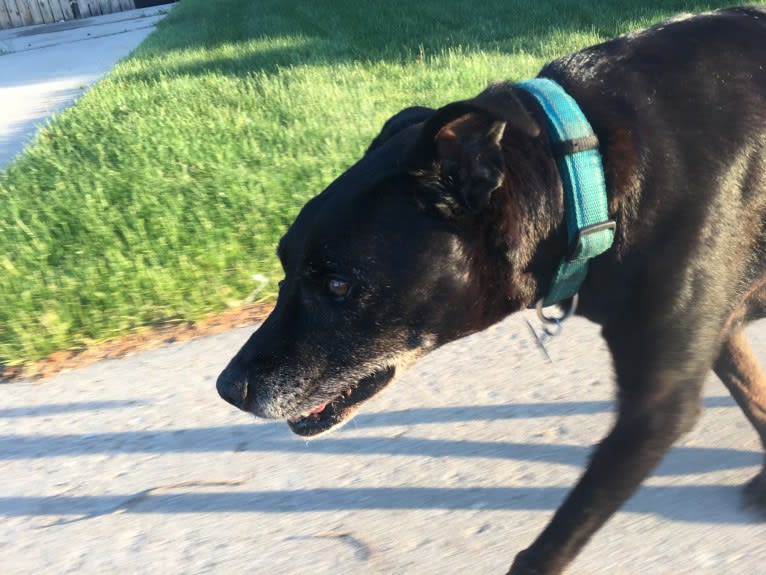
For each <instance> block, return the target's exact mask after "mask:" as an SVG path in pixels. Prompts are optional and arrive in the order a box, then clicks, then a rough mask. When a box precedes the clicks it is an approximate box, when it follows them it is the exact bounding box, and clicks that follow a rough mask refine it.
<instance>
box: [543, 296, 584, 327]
mask: <svg viewBox="0 0 766 575" xmlns="http://www.w3.org/2000/svg"><path fill="white" fill-rule="evenodd" d="M579 299H580V295H579V294H574V295H573V296H572V302H571V303H570V304H569V309H567V310H566V311H565V312H564V314H563V315H562V316H561V317H552V316H547V315H545V313H543V298H540V299H539V300H538V302H537V305H535V310H536V311H537V317H538V318H540V321H541V322H543V323H550V324H558V325H559V326H560V324H561V322H562V321H564V320H566V319H569V318H570V317H572V315H574V312H575V311H576V310H577V302H578V300H579ZM557 333H558V330H557Z"/></svg>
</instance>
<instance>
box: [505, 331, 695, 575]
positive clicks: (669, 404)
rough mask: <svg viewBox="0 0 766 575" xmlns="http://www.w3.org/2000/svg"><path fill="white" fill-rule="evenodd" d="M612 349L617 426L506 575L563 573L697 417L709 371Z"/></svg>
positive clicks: (615, 346)
mask: <svg viewBox="0 0 766 575" xmlns="http://www.w3.org/2000/svg"><path fill="white" fill-rule="evenodd" d="M625 345H626V346H628V348H629V346H630V343H629V342H625ZM610 346H611V347H612V352H613V355H614V359H615V370H616V372H617V377H618V382H619V387H620V395H619V412H618V419H617V422H616V424H615V426H614V428H613V429H612V431H611V432H610V433H609V435H608V436H607V437H606V438H605V439H604V440H603V441H602V442H601V444H599V446H598V447H597V448H596V451H595V453H594V454H593V457H592V459H591V461H590V464H589V465H588V468H587V470H586V471H585V474H584V475H583V476H582V478H581V479H580V481H579V482H578V484H577V485H576V487H575V488H574V489H573V490H572V492H571V493H570V494H569V496H568V497H567V498H566V500H565V501H564V503H563V504H562V505H561V506H560V507H559V509H558V511H556V514H555V515H554V517H553V519H552V520H551V522H550V523H549V524H548V526H547V527H546V529H545V530H544V531H543V532H542V534H540V536H539V537H538V538H537V540H535V542H534V543H533V544H532V545H531V546H530V547H529V548H528V549H526V550H525V551H523V552H521V553H519V555H518V556H517V557H516V560H515V561H514V563H513V565H512V567H511V570H510V572H509V575H554V574H558V573H561V572H562V571H563V570H564V568H565V567H566V566H567V565H568V564H569V563H570V562H571V561H572V560H573V559H574V558H575V556H576V555H577V553H578V552H579V551H580V550H581V549H582V547H583V546H584V545H585V544H586V543H587V541H588V539H590V537H591V536H592V535H593V534H594V533H595V532H596V530H598V529H599V528H600V527H601V526H602V525H603V524H604V523H605V522H606V520H607V519H609V517H610V516H611V515H612V514H613V513H614V512H615V511H617V509H619V508H620V506H622V504H623V503H624V502H625V501H626V500H627V499H628V498H629V497H630V496H631V495H632V494H633V493H634V492H635V491H636V489H637V488H638V487H639V485H640V484H641V482H642V481H643V479H644V478H645V477H646V476H647V475H648V474H649V473H650V472H651V471H652V469H653V468H654V467H655V465H656V464H657V463H658V462H659V461H660V459H661V458H662V456H663V455H664V454H665V452H666V451H667V450H668V449H669V448H670V446H671V445H672V444H673V443H674V442H675V440H676V439H677V438H678V437H679V436H680V435H681V434H682V433H684V432H686V431H688V430H689V429H691V428H692V427H693V425H694V423H695V422H696V420H697V418H698V416H699V411H700V408H699V395H700V390H701V384H702V382H703V381H704V376H705V373H706V371H707V369H708V366H707V364H706V363H704V362H701V361H690V362H687V365H689V364H698V365H697V366H696V367H691V366H689V368H688V369H679V364H678V363H677V362H676V363H675V364H674V363H673V362H671V361H662V360H658V359H657V358H656V357H653V358H651V359H650V358H649V357H647V356H646V355H644V354H640V353H636V350H635V349H631V350H630V351H629V352H628V351H627V349H626V350H619V349H616V348H620V347H621V346H620V343H619V342H617V343H616V344H615V345H612V344H611V343H610ZM620 351H626V353H619V352H620ZM665 357H666V359H667V358H668V356H665ZM671 357H672V356H671ZM675 359H677V356H676V358H675ZM680 363H684V362H683V361H682V362H680ZM652 365H653V366H655V367H654V369H652V368H651V367H649V366H652ZM667 366H673V367H672V368H669V367H667Z"/></svg>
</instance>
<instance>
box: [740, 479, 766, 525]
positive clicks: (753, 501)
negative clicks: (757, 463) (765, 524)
mask: <svg viewBox="0 0 766 575" xmlns="http://www.w3.org/2000/svg"><path fill="white" fill-rule="evenodd" d="M744 497H745V505H747V507H748V508H749V509H752V510H754V511H755V512H757V513H758V514H760V515H761V517H762V518H763V520H764V521H766V467H764V468H763V469H762V470H761V472H760V473H759V474H758V475H756V476H755V477H753V478H752V479H751V480H750V481H749V482H748V484H747V485H745V492H744Z"/></svg>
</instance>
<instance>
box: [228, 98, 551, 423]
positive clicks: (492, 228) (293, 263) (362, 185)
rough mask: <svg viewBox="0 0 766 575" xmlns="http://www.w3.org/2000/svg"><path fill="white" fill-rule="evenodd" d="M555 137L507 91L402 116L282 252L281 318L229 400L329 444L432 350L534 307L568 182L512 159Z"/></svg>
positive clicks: (323, 198) (271, 320)
mask: <svg viewBox="0 0 766 575" xmlns="http://www.w3.org/2000/svg"><path fill="white" fill-rule="evenodd" d="M541 137H542V136H541V134H540V129H539V127H538V124H537V123H536V122H535V120H534V119H533V118H532V116H531V115H530V114H529V112H528V111H527V109H526V108H525V106H524V105H522V103H521V102H520V101H519V100H518V99H517V97H516V96H515V95H514V90H513V88H512V87H511V86H506V85H500V86H496V87H494V88H491V89H490V90H488V91H486V92H484V93H482V94H481V95H480V96H478V97H477V98H474V99H472V100H467V101H463V102H456V103H454V104H450V105H448V106H446V107H444V108H441V109H439V110H431V109H428V108H408V109H407V110H404V111H403V112H400V113H399V114H397V115H396V116H394V117H393V118H391V119H390V120H389V121H388V122H387V123H386V124H385V126H384V127H383V130H382V132H381V133H380V135H379V136H378V137H377V138H376V139H375V140H374V141H373V143H372V145H371V146H370V148H369V149H368V150H367V152H366V154H365V155H364V157H363V158H362V159H361V160H360V161H359V162H358V163H356V164H355V165H354V166H352V167H351V168H350V169H349V170H348V171H347V172H345V173H344V174H343V175H341V176H340V177H339V178H338V179H337V180H336V181H335V182H333V183H332V184H331V185H330V186H329V187H328V188H327V189H326V190H324V191H323V192H322V193H321V194H319V195H318V196H316V197H315V198H313V199H312V200H311V201H309V202H308V203H307V204H306V205H305V206H304V208H303V210H302V211H301V212H300V214H299V216H298V218H297V219H296V220H295V222H294V223H293V224H292V226H291V227H290V229H289V230H288V231H287V233H286V234H285V235H284V237H283V238H282V239H281V241H280V243H279V247H278V250H277V251H278V255H279V258H280V260H281V262H282V266H283V268H284V272H285V277H284V280H283V281H282V282H281V284H280V290H279V297H278V299H277V304H276V307H275V308H274V310H273V312H272V313H271V315H270V316H269V317H268V319H267V320H266V321H265V322H264V323H263V325H262V326H261V327H260V328H259V329H258V330H257V331H256V332H255V333H254V334H253V335H252V337H251V338H250V339H249V340H248V341H247V343H246V344H245V345H244V346H243V347H242V349H241V350H240V351H239V353H237V355H236V356H235V357H234V358H233V359H232V360H231V362H230V364H229V365H228V367H227V368H226V369H225V370H224V371H223V373H221V375H220V376H219V378H218V384H217V385H218V391H219V393H220V394H221V396H222V397H223V398H224V399H226V400H227V401H229V402H231V403H232V404H234V405H236V406H237V407H239V408H241V409H243V410H246V411H249V412H252V413H253V414H255V415H257V416H260V417H270V418H284V419H286V420H287V421H288V423H289V425H290V427H291V429H292V430H293V431H294V432H295V433H298V434H300V435H304V436H310V435H316V434H318V433H321V432H323V431H326V430H328V429H330V428H332V427H333V426H335V425H337V424H338V423H341V422H342V421H344V420H346V419H348V417H349V416H350V415H351V414H352V413H353V412H354V411H355V409H356V408H357V407H358V405H359V404H360V403H361V402H363V401H364V400H366V399H368V398H369V397H371V396H372V395H374V394H375V393H376V392H378V391H379V390H380V389H382V388H383V387H384V386H386V384H388V383H389V382H390V381H391V380H392V379H393V378H394V376H395V375H397V374H399V373H401V372H402V371H403V370H404V369H405V368H406V367H407V366H408V365H410V364H411V363H412V362H413V361H415V360H416V359H418V358H419V357H421V356H422V355H424V354H425V353H427V352H428V351H430V350H432V349H434V348H436V347H438V346H439V345H442V344H444V343H446V342H448V341H451V340H454V339H457V338H459V337H462V336H464V335H466V334H468V333H472V332H475V331H477V330H480V329H483V328H485V327H487V326H488V325H490V324H492V323H494V322H496V321H498V320H499V319H501V318H502V317H504V316H505V315H507V314H508V313H510V312H512V311H515V310H517V309H519V308H521V307H525V306H526V305H527V304H529V303H530V302H531V301H533V299H534V297H535V290H536V286H535V285H534V284H535V282H534V280H533V279H532V277H533V276H534V273H533V270H531V269H530V268H531V267H534V265H535V263H534V251H535V250H534V249H530V248H528V247H525V246H526V245H527V244H529V242H528V241H525V238H529V237H532V238H538V239H539V238H543V237H545V236H547V235H550V234H551V225H550V223H549V222H548V223H546V222H545V221H543V220H545V218H542V217H538V215H536V214H537V213H538V212H540V211H541V209H543V208H541V204H542V203H546V202H548V200H547V199H546V198H549V197H550V195H551V194H547V193H544V192H542V191H541V190H542V189H543V188H546V187H551V186H553V187H555V186H556V182H557V177H558V176H557V175H555V173H556V171H555V169H553V168H551V166H549V165H547V164H546V166H543V167H541V166H530V165H528V164H529V158H526V157H521V156H520V157H509V156H513V155H514V154H522V155H524V154H528V153H529V152H528V150H529V149H531V148H535V146H537V147H539V146H540V145H541V144H540V142H539V140H540V138H541ZM520 150H527V152H520ZM511 161H513V162H514V163H517V164H519V166H518V167H517V168H513V169H509V163H510V162H511ZM528 196H534V198H536V199H530V197H528ZM548 207H550V206H548ZM548 211H550V210H548ZM537 241H538V240H533V243H534V242H537Z"/></svg>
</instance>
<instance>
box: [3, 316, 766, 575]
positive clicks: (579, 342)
mask: <svg viewBox="0 0 766 575" xmlns="http://www.w3.org/2000/svg"><path fill="white" fill-rule="evenodd" d="M526 318H530V319H531V320H532V321H535V320H534V313H533V312H528V311H527V312H523V313H522V314H519V315H517V316H514V317H512V318H510V319H509V320H507V321H505V322H503V323H502V324H499V325H497V326H494V327H492V328H490V329H489V330H487V331H486V332H484V333H482V334H478V335H476V336H472V337H470V338H467V339H465V340H462V341H460V342H456V343H454V344H451V345H449V346H447V347H445V348H442V349H440V350H438V351H437V352H435V353H433V354H432V355H430V356H429V357H427V358H426V359H424V360H422V361H421V362H420V363H419V364H417V365H416V366H415V367H414V368H413V370H412V371H411V372H410V373H408V374H406V375H405V376H404V378H403V379H402V380H400V381H398V382H396V383H394V384H392V386H391V389H389V390H387V391H386V392H385V393H383V394H381V395H380V396H379V397H376V398H375V399H373V400H371V401H370V403H369V405H368V406H367V407H366V408H365V409H364V410H363V411H362V412H361V413H360V414H359V415H358V416H357V417H356V419H354V420H353V421H352V422H350V423H349V424H348V425H346V426H345V427H344V428H342V429H340V430H337V431H335V432H333V433H332V434H330V435H328V436H326V437H322V438H319V439H316V440H314V441H305V440H304V439H301V438H299V437H297V436H295V435H293V434H292V433H290V431H289V430H288V428H287V425H286V424H285V423H284V422H265V421H256V420H254V419H253V418H252V417H249V416H247V415H246V414H244V413H241V412H239V411H237V410H235V409H234V408H233V407H231V406H229V405H228V404H226V403H224V402H223V401H222V400H221V399H220V398H219V397H218V394H217V393H216V390H215V378H216V375H217V374H218V373H219V372H220V370H221V369H222V368H223V367H224V366H225V365H226V363H227V362H228V360H229V358H230V357H231V355H232V354H233V353H234V352H235V351H236V350H237V349H238V348H239V346H240V345H241V344H242V343H243V342H244V340H245V339H247V337H248V336H249V335H250V333H251V332H252V329H253V328H242V329H236V330H232V331H230V332H226V333H224V334H220V335H217V336H213V337H209V338H205V339H200V340H196V341H188V342H183V343H178V344H174V345H171V346H167V347H165V348H162V349H157V350H154V351H150V352H146V353H142V354H138V355H135V356H132V357H128V358H125V359H120V360H105V361H102V362H100V363H98V364H94V365H92V366H90V367H87V368H84V369H79V370H75V371H71V372H69V373H64V374H61V375H58V376H56V377H54V378H51V379H49V380H46V381H43V382H31V381H29V382H17V383H13V384H10V385H7V386H3V389H2V397H3V399H2V404H0V469H1V470H2V486H3V489H2V493H0V573H3V574H5V575H15V574H18V575H28V574H29V573H35V574H36V575H63V574H72V575H75V574H76V575H82V574H90V573H94V574H95V573H119V574H122V573H147V574H154V573H172V574H176V573H184V574H187V573H188V574H193V573H206V574H215V575H218V574H220V575H230V574H232V573H243V574H245V573H247V574H269V575H294V574H295V573H314V574H318V575H323V574H333V575H390V574H392V573H396V574H405V575H406V574H416V575H436V574H440V575H441V574H444V573H465V574H474V573H475V574H477V575H478V574H480V573H490V574H491V573H496V574H498V575H500V573H505V570H506V569H507V568H508V566H509V564H510V562H511V560H512V558H513V555H514V553H516V552H518V551H519V550H521V549H523V548H524V547H526V546H527V545H529V544H530V543H531V542H532V540H533V539H534V537H535V536H536V535H537V534H538V533H539V532H540V530H541V529H542V528H543V526H544V525H545V523H546V521H548V520H549V519H550V517H551V514H552V513H553V511H554V510H555V509H556V507H557V506H558V505H559V503H560V502H561V501H562V499H563V498H564V497H565V495H566V493H567V491H568V490H569V489H570V488H571V486H572V485H573V484H574V482H575V481H576V479H577V477H578V476H579V475H580V473H582V469H583V466H584V465H585V463H586V462H587V459H588V456H589V454H590V453H591V446H592V445H593V444H594V443H596V442H597V441H599V440H600V439H601V438H602V437H603V435H604V434H605V433H606V431H607V430H608V428H609V426H610V422H611V421H612V419H613V415H612V410H613V401H612V399H613V395H614V386H613V384H612V374H611V369H610V365H609V356H608V354H607V351H606V349H605V346H604V344H603V342H602V341H601V339H600V337H599V335H598V329H597V328H596V326H594V325H592V324H589V323H588V322H586V321H584V320H582V319H580V318H574V319H572V320H570V321H569V322H568V323H567V325H566V326H565V328H564V333H563V334H562V335H561V336H560V337H559V338H557V339H556V340H554V341H553V342H551V343H550V345H549V352H550V353H551V356H552V357H553V360H554V361H555V362H556V363H555V364H550V363H548V362H547V361H546V360H545V358H544V357H543V356H542V354H541V353H540V351H539V350H538V349H537V346H536V344H535V342H534V340H533V339H532V336H531V335H530V333H529V331H528V329H527V326H526V325H525V324H524V320H525V319H526ZM764 328H766V325H763V324H758V325H756V326H753V327H752V328H751V329H750V330H749V333H750V339H751V342H752V344H753V348H754V349H755V350H756V351H757V353H758V356H759V359H760V360H761V361H764V360H766V355H765V354H764V351H765V350H766V329H764ZM703 404H704V406H705V413H704V415H703V417H702V420H701V421H700V424H699V425H698V426H697V427H696V428H695V430H694V431H693V432H692V433H690V434H688V435H686V436H684V438H683V439H682V440H681V441H679V442H678V444H677V445H676V447H675V448H674V449H673V450H672V451H671V453H670V454H669V455H668V457H667V458H666V459H665V460H664V461H663V462H662V465H660V467H659V468H658V469H657V470H656V471H655V473H654V474H653V475H652V477H651V478H650V479H649V480H648V481H646V482H645V483H644V485H643V487H642V488H641V489H640V491H639V492H638V493H637V494H636V495H635V496H634V497H633V498H632V499H631V500H630V501H629V502H628V503H627V505H626V506H625V507H624V508H623V509H621V510H620V511H619V512H618V513H617V514H616V515H615V516H614V517H613V518H612V519H611V521H609V523H608V524H607V525H606V526H605V528H604V529H602V530H601V531H600V532H599V533H598V534H597V535H596V537H595V538H594V540H593V541H592V543H591V544H590V545H589V546H588V547H587V548H586V549H585V551H584V553H583V554H582V555H581V556H580V557H579V558H578V559H577V561H575V563H574V565H572V568H571V570H569V571H568V572H567V573H568V575H637V574H643V573H649V574H653V575H654V574H657V575H664V574H668V573H672V574H673V575H720V574H726V575H760V574H763V573H764V572H765V571H764V557H766V523H760V522H759V521H758V518H757V516H755V515H753V514H751V513H748V512H746V511H744V510H742V509H741V508H740V489H741V485H742V484H743V483H744V482H745V481H746V480H747V479H749V478H751V477H752V476H753V475H754V474H755V473H756V472H757V471H758V470H759V468H760V465H761V462H762V458H763V454H762V451H761V448H760V445H759V442H758V438H757V436H756V434H755V431H754V430H753V428H752V427H751V426H750V425H749V424H748V422H747V421H746V420H745V418H744V416H743V415H742V412H741V411H740V410H739V409H738V408H737V407H736V406H735V405H734V401H733V400H732V399H731V398H730V397H729V396H728V394H727V393H726V391H725V389H724V388H723V386H722V385H721V384H720V382H718V380H717V379H716V378H715V377H713V376H712V374H711V377H710V378H709V380H708V384H707V386H706V391H705V398H704V401H703Z"/></svg>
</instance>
